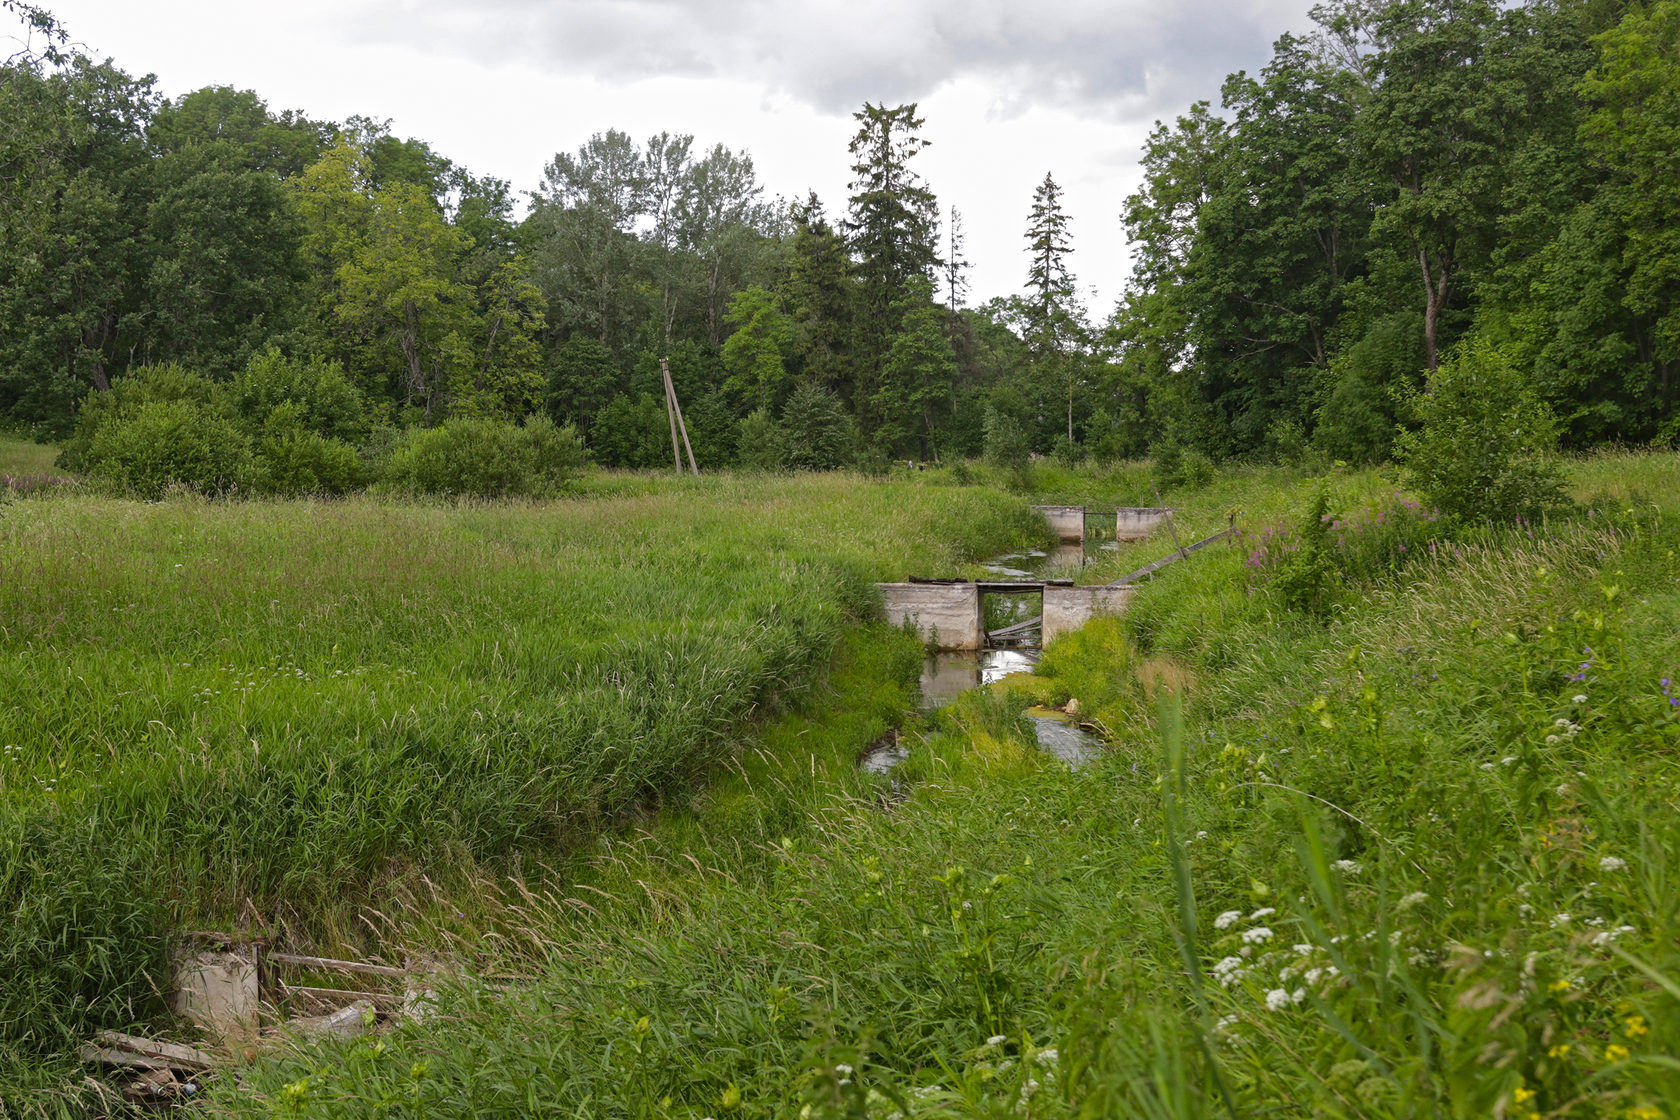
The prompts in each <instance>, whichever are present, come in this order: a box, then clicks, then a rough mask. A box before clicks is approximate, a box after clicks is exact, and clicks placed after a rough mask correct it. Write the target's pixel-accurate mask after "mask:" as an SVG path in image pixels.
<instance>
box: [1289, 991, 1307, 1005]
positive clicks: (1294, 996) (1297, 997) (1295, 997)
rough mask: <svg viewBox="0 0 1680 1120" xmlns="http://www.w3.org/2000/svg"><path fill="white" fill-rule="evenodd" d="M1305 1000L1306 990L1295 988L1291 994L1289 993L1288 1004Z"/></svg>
mask: <svg viewBox="0 0 1680 1120" xmlns="http://www.w3.org/2000/svg"><path fill="white" fill-rule="evenodd" d="M1306 998H1307V990H1306V989H1305V988H1296V989H1295V990H1294V991H1293V992H1290V993H1289V1002H1290V1003H1300V1002H1301V1001H1302V1000H1304V999H1306Z"/></svg>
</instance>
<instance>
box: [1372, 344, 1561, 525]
mask: <svg viewBox="0 0 1680 1120" xmlns="http://www.w3.org/2000/svg"><path fill="white" fill-rule="evenodd" d="M1409 403H1410V405H1411V408H1412V410H1413V412H1414V413H1415V415H1416V416H1417V418H1418V420H1419V421H1421V427H1420V428H1418V429H1417V430H1416V431H1411V432H1407V433H1405V434H1404V435H1402V436H1401V437H1400V439H1399V440H1398V441H1397V443H1396V450H1397V452H1398V457H1399V459H1400V461H1401V463H1402V464H1403V465H1404V466H1405V468H1406V482H1407V485H1409V486H1411V487H1412V488H1414V489H1415V490H1417V491H1418V492H1419V493H1420V494H1422V495H1423V496H1424V497H1425V498H1426V499H1428V500H1429V501H1430V502H1433V503H1434V504H1436V505H1438V506H1439V507H1440V508H1441V510H1442V511H1443V512H1446V513H1448V514H1451V515H1453V516H1455V517H1459V518H1462V519H1464V520H1466V521H1511V520H1515V519H1516V518H1518V517H1536V516H1538V515H1540V514H1543V513H1545V512H1547V511H1548V510H1551V509H1556V508H1558V507H1559V506H1561V505H1563V504H1564V503H1565V501H1566V499H1565V497H1564V493H1563V474H1562V472H1561V470H1560V469H1559V468H1558V465H1557V464H1556V462H1554V461H1553V459H1552V458H1551V454H1552V452H1553V451H1554V450H1555V449H1556V447H1557V424H1556V421H1555V420H1554V419H1553V418H1552V415H1551V412H1550V410H1549V409H1547V407H1546V406H1545V404H1544V403H1543V402H1542V401H1541V400H1540V398H1539V396H1538V395H1537V394H1536V393H1535V392H1534V389H1533V387H1532V386H1531V385H1530V384H1529V383H1528V379H1527V378H1525V377H1524V376H1523V375H1522V374H1521V373H1520V372H1519V371H1518V370H1517V369H1516V367H1515V366H1513V365H1512V364H1511V361H1510V360H1509V359H1508V358H1507V357H1506V356H1505V354H1503V353H1502V352H1501V351H1500V350H1498V349H1497V348H1496V347H1494V346H1493V345H1492V344H1490V343H1489V342H1487V341H1486V340H1484V339H1472V340H1470V341H1468V342H1466V343H1464V344H1463V345H1461V346H1459V347H1458V348H1457V349H1455V350H1454V351H1453V353H1452V354H1451V355H1450V356H1449V357H1448V358H1447V360H1446V361H1444V362H1442V363H1441V366H1440V368H1439V369H1437V370H1436V371H1435V373H1434V374H1433V375H1431V376H1430V378H1429V380H1428V384H1427V386H1426V387H1425V389H1424V391H1423V392H1420V393H1416V394H1414V395H1413V397H1412V399H1411V401H1410V402H1409Z"/></svg>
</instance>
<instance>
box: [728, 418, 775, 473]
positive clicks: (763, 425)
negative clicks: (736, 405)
mask: <svg viewBox="0 0 1680 1120" xmlns="http://www.w3.org/2000/svg"><path fill="white" fill-rule="evenodd" d="M784 457H785V448H784V446H783V444H782V433H781V429H779V428H778V427H777V426H776V421H775V418H774V417H772V416H771V415H770V410H769V409H766V408H755V409H753V410H752V411H751V412H749V413H747V415H746V416H745V417H743V418H742V420H741V422H740V423H739V424H737V425H735V461H736V463H737V464H738V465H740V466H741V467H743V468H744V469H746V470H749V471H775V470H781V468H782V464H783V462H784Z"/></svg>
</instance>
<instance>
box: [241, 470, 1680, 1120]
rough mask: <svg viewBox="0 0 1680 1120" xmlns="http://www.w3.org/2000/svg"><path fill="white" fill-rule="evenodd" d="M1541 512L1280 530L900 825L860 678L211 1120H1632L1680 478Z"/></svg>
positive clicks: (1089, 661) (1607, 486) (1676, 739)
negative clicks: (1280, 1119)
mask: <svg viewBox="0 0 1680 1120" xmlns="http://www.w3.org/2000/svg"><path fill="white" fill-rule="evenodd" d="M1576 483H1577V496H1578V497H1580V498H1583V499H1590V501H1589V503H1588V506H1587V507H1586V508H1584V509H1583V510H1581V511H1580V512H1579V513H1578V514H1576V515H1572V516H1570V517H1567V518H1563V519H1560V520H1557V521H1554V522H1552V523H1550V524H1547V525H1538V526H1527V525H1518V526H1513V527H1508V528H1504V529H1498V530H1479V531H1465V530H1452V531H1450V532H1448V531H1444V530H1442V529H1441V528H1440V526H1439V523H1438V522H1435V521H1431V520H1430V518H1429V514H1428V511H1427V510H1421V509H1414V508H1412V507H1410V506H1408V505H1406V504H1405V500H1404V497H1403V496H1402V497H1400V498H1397V499H1392V500H1390V499H1382V498H1380V495H1374V494H1373V493H1371V492H1366V493H1365V494H1364V495H1363V496H1362V497H1361V498H1360V501H1361V503H1367V504H1361V505H1360V506H1359V508H1353V507H1352V506H1347V507H1343V506H1342V505H1341V503H1340V501H1338V502H1337V503H1335V504H1334V505H1333V507H1332V509H1331V511H1330V512H1331V516H1332V518H1333V521H1332V522H1326V523H1325V524H1326V525H1330V524H1336V525H1339V526H1340V528H1337V529H1333V530H1332V531H1331V532H1330V533H1329V534H1328V536H1327V538H1326V541H1325V543H1324V550H1325V552H1324V556H1323V559H1324V560H1325V564H1324V565H1318V564H1316V562H1315V564H1314V565H1311V566H1308V567H1307V568H1306V569H1305V570H1308V571H1313V572H1316V573H1317V575H1316V576H1315V577H1314V579H1313V580H1312V581H1308V580H1306V579H1305V578H1304V577H1302V575H1301V571H1302V570H1303V567H1302V566H1301V565H1298V564H1296V565H1288V564H1281V563H1274V562H1273V561H1272V560H1269V559H1268V554H1267V553H1263V552H1262V551H1261V550H1262V549H1264V548H1273V547H1274V546H1275V549H1276V552H1277V554H1279V555H1289V554H1290V547H1291V545H1292V544H1298V541H1297V540H1295V539H1294V538H1295V537H1298V536H1300V535H1301V534H1302V533H1303V532H1304V529H1303V528H1302V527H1301V525H1302V522H1301V518H1302V515H1303V514H1304V513H1306V511H1307V510H1309V509H1310V508H1311V501H1312V495H1313V490H1314V487H1313V486H1311V485H1309V486H1306V487H1301V488H1298V489H1294V490H1292V491H1291V492H1290V493H1288V494H1287V495H1284V496H1283V498H1282V499H1280V504H1281V505H1285V506H1289V507H1291V508H1292V509H1293V511H1294V519H1293V523H1291V524H1283V525H1279V526H1278V527H1276V531H1275V532H1272V533H1270V534H1268V533H1267V532H1266V531H1265V530H1264V529H1263V528H1261V527H1258V526H1257V527H1256V531H1255V534H1254V539H1252V540H1249V541H1245V542H1244V544H1243V546H1241V547H1235V548H1231V549H1219V550H1213V551H1211V552H1210V553H1209V554H1208V555H1207V556H1205V557H1203V558H1200V559H1199V560H1198V562H1196V563H1194V564H1186V565H1176V566H1174V567H1173V568H1172V569H1169V570H1168V571H1167V572H1166V573H1165V574H1163V576H1162V577H1161V578H1160V579H1158V580H1156V581H1154V582H1153V583H1152V584H1150V585H1149V586H1148V587H1146V588H1145V589H1143V590H1142V591H1141V592H1140V593H1139V596H1138V600H1137V603H1136V606H1135V608H1134V610H1133V611H1132V612H1131V613H1129V614H1128V615H1127V617H1125V618H1124V619H1120V620H1106V621H1098V622H1096V623H1093V624H1092V625H1090V626H1088V627H1086V628H1085V629H1084V630H1083V631H1082V632H1080V633H1079V634H1077V635H1074V636H1071V637H1069V638H1068V639H1066V640H1065V641H1063V642H1062V643H1061V644H1060V645H1058V646H1055V647H1053V648H1052V649H1051V650H1050V651H1048V653H1047V655H1046V657H1045V659H1044V662H1043V664H1042V665H1041V667H1040V671H1039V673H1038V675H1036V676H1034V677H1030V678H1017V679H1014V680H1011V681H1009V682H1007V683H1006V684H1004V685H1002V686H998V687H994V688H992V689H990V690H988V691H986V692H984V693H978V694H972V695H970V696H969V697H967V698H966V699H964V700H963V701H961V702H960V703H958V704H957V705H956V706H954V707H953V708H951V709H948V710H947V711H946V712H945V713H944V714H942V715H940V716H938V717H937V718H935V719H932V720H931V721H929V722H927V723H925V724H921V725H914V724H912V725H908V726H907V727H906V729H905V730H906V734H907V741H908V742H909V743H910V744H911V745H912V747H913V749H912V751H911V755H910V759H909V761H908V762H907V763H905V765H904V766H903V767H902V768H901V771H900V773H899V774H898V775H897V776H896V784H894V782H893V781H890V780H888V779H868V778H862V777H859V776H858V775H856V774H855V773H853V771H852V769H851V765H850V763H851V762H852V760H853V759H855V752H856V750H857V748H858V746H859V743H858V742H857V740H859V739H861V738H863V737H865V736H869V735H873V734H874V733H875V731H876V728H877V727H879V726H881V723H880V722H879V721H880V720H883V719H886V718H887V716H888V714H889V713H890V711H891V709H892V708H894V707H895V706H896V705H897V703H898V701H897V700H896V699H895V698H893V697H892V696H891V695H890V689H891V681H892V679H893V677H894V676H895V674H896V675H902V674H903V672H904V671H905V669H904V666H903V665H901V664H899V663H898V661H897V660H896V658H895V655H893V654H892V653H891V650H892V648H893V645H892V643H893V642H894V641H902V639H897V638H896V637H895V636H893V635H880V636H879V637H878V639H876V640H874V641H872V642H863V644H862V645H861V646H859V647H858V649H859V650H861V651H864V652H867V651H870V650H873V651H875V652H874V654H873V656H872V657H854V658H853V659H852V660H851V661H850V662H849V663H848V664H849V665H850V666H851V668H850V669H849V670H844V669H843V671H842V672H841V673H840V674H839V675H837V677H836V682H837V683H836V685H835V687H836V689H837V690H838V691H837V693H836V695H835V696H834V697H833V698H832V699H833V700H834V704H833V705H832V706H829V705H824V706H822V707H821V709H820V710H819V711H818V712H817V713H814V714H807V715H802V716H796V717H791V719H790V722H788V723H786V724H785V725H782V726H783V727H785V729H786V731H785V733H786V734H787V735H791V736H792V738H791V739H783V740H781V741H779V742H778V743H776V744H774V746H773V747H771V749H769V750H767V752H766V755H765V756H764V758H763V760H762V762H761V766H762V768H761V769H759V770H756V771H752V770H743V772H741V773H740V774H739V775H738V776H737V778H735V779H734V780H732V781H731V782H730V783H726V784H725V785H722V786H719V787H715V788H714V791H713V792H712V793H711V794H709V795H708V796H707V797H704V798H701V799H699V800H697V801H695V802H694V803H692V804H690V805H688V806H686V807H684V808H683V809H681V811H680V812H676V811H674V812H673V813H672V814H670V815H668V816H667V817H666V818H664V819H663V820H659V821H652V822H649V823H648V824H647V825H646V827H644V828H643V829H641V830H639V831H636V832H633V833H628V834H623V835H620V836H618V837H616V838H612V839H609V840H606V841H603V842H602V843H601V844H600V846H599V847H598V849H597V850H596V851H595V852H594V853H593V857H592V860H591V861H590V863H589V865H588V866H587V867H585V868H583V869H582V870H581V873H580V876H579V878H578V884H579V885H578V887H577V889H575V890H574V891H572V892H569V893H567V894H564V895H559V894H557V895H553V896H546V897H545V896H543V895H542V894H540V893H537V892H532V893H531V894H530V895H529V896H527V895H519V897H518V899H517V901H516V902H509V903H508V905H509V906H511V907H516V908H517V911H518V921H517V925H519V926H520V927H521V928H522V929H524V930H525V931H527V932H526V935H525V936H524V937H522V938H519V939H513V938H509V939H507V940H505V941H497V942H487V943H484V944H483V945H482V946H480V947H479V950H478V951H479V952H481V953H482V954H484V955H483V957H482V958H481V959H480V960H479V961H478V962H477V968H476V969H475V970H471V971H468V972H466V973H463V974H461V975H459V976H458V977H457V978H455V979H454V980H452V981H451V982H449V983H447V984H446V985H445V986H444V988H443V990H442V992H441V993H440V1001H441V1002H440V1008H439V1013H438V1014H437V1015H435V1016H434V1017H433V1018H432V1019H430V1020H427V1021H424V1022H421V1023H418V1024H412V1025H409V1026H405V1027H402V1028H400V1029H398V1030H397V1031H395V1032H393V1033H391V1034H388V1035H384V1036H381V1037H378V1038H368V1039H364V1040H360V1041H356V1042H351V1043H346V1044H340V1045H337V1046H332V1047H324V1048H319V1049H315V1050H312V1051H308V1052H305V1053H300V1054H299V1055H297V1056H295V1057H283V1058H279V1059H275V1060H271V1061H268V1062H265V1063H264V1064H262V1065H260V1066H258V1067H256V1068H254V1069H252V1070H250V1071H249V1072H248V1073H247V1075H246V1076H245V1078H244V1082H243V1085H242V1087H240V1088H239V1089H237V1090H235V1089H233V1088H232V1087H226V1088H225V1089H224V1091H223V1092H222V1094H221V1095H220V1096H219V1097H218V1104H219V1106H221V1107H225V1108H226V1109H228V1110H230V1111H232V1112H234V1113H238V1114H247V1115H307V1116H326V1117H340V1116H342V1117H351V1116H356V1117H360V1116H373V1115H384V1114H403V1110H405V1109H406V1110H408V1112H409V1113H410V1114H416V1115H419V1114H426V1115H462V1116H465V1115H505V1116H538V1115H555V1114H560V1115H579V1116H688V1117H724V1116H731V1117H735V1116H763V1117H772V1116H775V1117H780V1116H804V1117H813V1116H833V1117H839V1116H848V1117H879V1118H881V1120H886V1118H888V1117H905V1116H930V1117H931V1116H968V1117H982V1116H985V1117H993V1116H1023V1117H1027V1116H1034V1117H1039V1116H1042V1117H1056V1116H1069V1117H1072V1116H1097V1115H1102V1116H1122V1115H1125V1116H1130V1115H1147V1116H1155V1117H1200V1116H1212V1115H1223V1116H1252V1115H1257V1114H1260V1113H1262V1112H1274V1113H1277V1114H1281V1115H1291V1116H1336V1117H1342V1116H1346V1117H1381V1118H1394V1120H1399V1118H1401V1117H1416V1116H1502V1117H1512V1118H1517V1117H1520V1118H1523V1120H1530V1118H1538V1117H1542V1116H1565V1115H1568V1116H1589V1115H1590V1116H1614V1117H1626V1118H1629V1120H1658V1118H1661V1117H1664V1116H1670V1115H1672V1113H1671V1112H1670V1111H1669V1110H1670V1109H1671V1108H1672V1104H1673V1102H1674V1101H1675V1100H1677V1099H1680V1079H1677V1077H1676V1072H1675V1071H1676V1068H1677V1067H1676V1065H1675V1062H1674V1052H1673V1046H1674V1039H1676V1038H1680V949H1677V945H1680V940H1677V937H1680V928H1677V923H1680V917H1677V915H1680V886H1677V883H1680V855H1677V853H1680V821H1677V820H1676V817H1675V815H1674V813H1673V806H1674V805H1675V804H1676V803H1677V800H1680V796H1677V795H1680V789H1677V784H1680V783H1677V779H1680V772H1677V767H1676V760H1677V750H1680V722H1677V719H1676V715H1677V713H1680V687H1676V684H1677V682H1680V623H1677V622H1676V619H1677V618H1680V509H1677V508H1676V506H1675V495H1677V494H1680V465H1677V463H1676V461H1675V460H1674V459H1673V457H1655V456H1648V457H1622V458H1620V459H1619V460H1600V461H1596V462H1592V463H1587V464H1584V465H1581V466H1580V467H1579V468H1578V470H1577V472H1576ZM1379 515H1380V516H1379ZM1397 521H1398V523H1399V524H1400V526H1401V527H1400V529H1395V528H1394V525H1395V523H1396V522H1397ZM1338 534H1339V536H1338ZM1292 535H1293V536H1292ZM1401 544H1406V545H1408V547H1407V548H1406V549H1405V550H1401V549H1399V548H1398V546H1399V545H1401ZM1431 545H1433V546H1434V547H1433V548H1431V547H1430V546H1431ZM860 641H861V639H860ZM848 672H849V673H850V674H851V675H850V676H848V675H847V674H848ZM871 679H873V680H877V681H879V682H883V683H881V684H880V685H879V688H880V689H885V690H887V693H886V694H885V698H884V699H882V695H883V694H882V693H880V692H876V693H874V695H875V696H876V701H874V702H871V701H869V700H867V699H861V698H860V697H862V696H866V695H869V694H870V690H868V689H865V688H864V687H863V682H865V681H868V680H871ZM854 690H855V691H856V695H854ZM1072 700H1078V701H1079V702H1080V703H1079V711H1080V713H1081V718H1088V719H1090V720H1091V721H1092V722H1093V723H1094V724H1095V725H1097V726H1099V727H1101V728H1102V729H1104V730H1105V731H1106V733H1107V735H1108V739H1109V749H1108V750H1107V752H1105V754H1104V756H1103V757H1102V758H1101V759H1100V760H1099V761H1098V762H1097V763H1096V764H1095V765H1092V766H1090V767H1088V768H1085V769H1082V770H1079V771H1075V772H1070V771H1068V770H1067V769H1066V768H1065V767H1063V766H1062V765H1061V764H1059V763H1057V762H1055V761H1054V760H1052V759H1049V758H1047V757H1046V756H1044V755H1043V754H1042V753H1041V752H1039V751H1038V750H1037V749H1036V748H1035V747H1034V746H1033V745H1032V743H1031V741H1030V732H1029V731H1028V729H1027V727H1026V726H1025V725H1024V723H1023V721H1022V719H1021V712H1022V710H1023V708H1024V707H1025V706H1026V705H1027V704H1028V703H1032V702H1036V703H1048V704H1056V705H1062V706H1067V705H1068V703H1069V701H1072ZM836 711H845V712H849V713H853V714H852V715H848V716H847V717H846V718H847V719H850V720H853V721H854V722H852V723H850V724H847V725H844V726H843V725H841V724H839V723H836V722H834V720H835V719H836V718H838V717H835V716H834V715H832V713H834V712H836ZM825 712H826V713H830V714H827V715H825V714H823V713H825ZM857 713H865V714H868V715H869V716H870V717H871V718H873V719H874V722H869V720H864V721H863V722H855V721H856V719H857ZM860 783H862V784H860ZM487 973H497V974H504V975H505V974H510V973H517V974H519V975H521V976H523V977H525V978H526V979H525V980H524V981H523V982H521V983H518V984H515V985H514V986H512V987H511V988H510V987H508V986H507V985H505V984H491V983H487V982H484V981H481V980H478V979H475V977H476V976H478V975H483V974H487Z"/></svg>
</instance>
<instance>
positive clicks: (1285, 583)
mask: <svg viewBox="0 0 1680 1120" xmlns="http://www.w3.org/2000/svg"><path fill="white" fill-rule="evenodd" d="M1446 527H1447V524H1446V523H1445V522H1443V521H1442V520H1441V515H1440V511H1439V510H1435V509H1427V510H1426V509H1425V508H1424V507H1423V506H1422V505H1421V504H1419V503H1418V502H1417V500H1416V499H1414V498H1409V497H1406V496H1405V495H1403V494H1399V493H1395V494H1392V495H1389V496H1387V497H1385V498H1382V499H1380V500H1378V501H1374V502H1371V503H1369V504H1367V505H1365V506H1362V507H1360V508H1358V509H1355V510H1353V511H1352V512H1350V513H1335V512H1332V510H1331V508H1330V501H1329V498H1328V496H1327V494H1326V493H1324V492H1323V491H1321V492H1320V493H1319V495H1318V497H1317V498H1316V499H1315V500H1314V502H1313V505H1312V507H1311V509H1310V510H1309V511H1308V513H1307V515H1306V516H1305V517H1304V518H1303V519H1302V521H1301V523H1300V524H1299V525H1297V526H1296V527H1294V528H1287V527H1276V528H1272V529H1268V530H1267V531H1265V532H1264V533H1262V534H1261V535H1260V536H1259V538H1258V539H1255V540H1253V541H1252V542H1251V544H1252V548H1251V550H1250V552H1249V554H1248V567H1249V568H1250V569H1252V570H1254V571H1255V572H1257V573H1258V574H1259V575H1260V576H1261V578H1262V580H1263V582H1264V583H1265V584H1266V585H1267V586H1268V587H1269V588H1270V590H1271V591H1272V592H1273V593H1274V594H1275V595H1276V596H1277V597H1278V598H1279V599H1280V600H1281V601H1282V603H1283V605H1284V606H1286V607H1288V608H1290V609H1292V610H1299V611H1303V612H1304V613H1307V614H1311V615H1315V616H1319V617H1322V616H1324V615H1326V614H1328V613H1329V609H1330V606H1331V605H1332V604H1333V603H1334V602H1335V601H1336V600H1337V598H1338V597H1339V596H1340V593H1341V588H1342V587H1343V586H1344V585H1346V584H1363V585H1366V586H1369V585H1370V584H1371V583H1372V582H1373V581H1375V580H1376V579H1378V578H1380V577H1382V576H1385V575H1390V574H1393V573H1395V572H1398V571H1400V570H1401V569H1402V568H1404V567H1406V566H1407V565H1408V564H1411V563H1412V562H1413V561H1415V560H1420V559H1423V558H1425V557H1428V556H1430V555H1433V554H1434V553H1435V551H1436V547H1437V545H1438V544H1439V543H1440V542H1441V541H1443V540H1445V539H1446V532H1445V530H1446Z"/></svg>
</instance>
